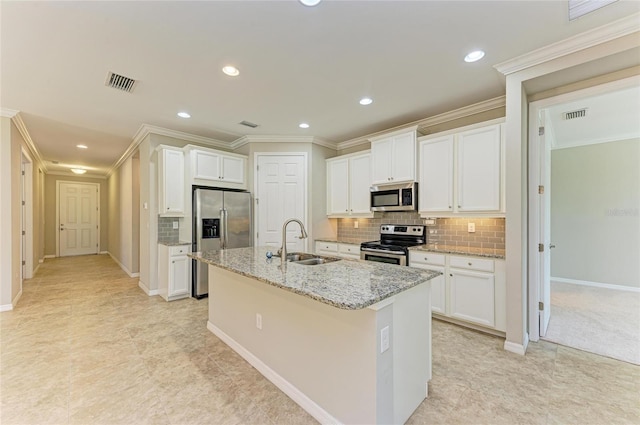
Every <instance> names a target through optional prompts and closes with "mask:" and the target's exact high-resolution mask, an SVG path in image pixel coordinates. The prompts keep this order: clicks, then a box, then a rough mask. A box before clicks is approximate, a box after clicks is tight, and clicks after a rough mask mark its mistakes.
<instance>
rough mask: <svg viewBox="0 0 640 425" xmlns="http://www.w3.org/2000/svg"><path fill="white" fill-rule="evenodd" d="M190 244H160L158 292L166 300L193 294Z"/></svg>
mask: <svg viewBox="0 0 640 425" xmlns="http://www.w3.org/2000/svg"><path fill="white" fill-rule="evenodd" d="M188 252H189V245H188V244H185V245H175V246H168V245H164V244H159V245H158V293H159V294H160V296H161V297H162V298H164V299H165V300H166V301H173V300H177V299H180V298H187V297H189V296H191V285H190V282H191V279H189V276H190V270H191V261H190V260H189V257H187V253H188Z"/></svg>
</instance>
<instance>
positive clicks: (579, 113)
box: [562, 108, 587, 120]
mask: <svg viewBox="0 0 640 425" xmlns="http://www.w3.org/2000/svg"><path fill="white" fill-rule="evenodd" d="M586 116H587V108H583V109H578V110H576V111H571V112H563V113H562V117H563V118H564V119H565V120H575V119H576V118H584V117H586Z"/></svg>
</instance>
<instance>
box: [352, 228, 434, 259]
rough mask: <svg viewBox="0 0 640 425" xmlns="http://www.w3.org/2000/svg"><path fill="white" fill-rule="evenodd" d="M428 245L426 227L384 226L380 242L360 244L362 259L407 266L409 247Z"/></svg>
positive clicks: (381, 230)
mask: <svg viewBox="0 0 640 425" xmlns="http://www.w3.org/2000/svg"><path fill="white" fill-rule="evenodd" d="M425 243H427V232H426V226H422V225H417V226H414V225H410V226H409V225H397V224H383V225H382V226H380V240H379V241H372V242H363V243H361V244H360V259H362V260H369V261H378V262H380V263H390V264H398V265H401V266H406V265H407V264H408V262H409V247H411V246H416V245H423V244H425Z"/></svg>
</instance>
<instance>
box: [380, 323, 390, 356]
mask: <svg viewBox="0 0 640 425" xmlns="http://www.w3.org/2000/svg"><path fill="white" fill-rule="evenodd" d="M388 349H389V326H385V327H384V328H382V330H381V331H380V353H384V352H385V351H387V350H388Z"/></svg>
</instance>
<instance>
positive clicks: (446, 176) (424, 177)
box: [418, 123, 504, 217]
mask: <svg viewBox="0 0 640 425" xmlns="http://www.w3.org/2000/svg"><path fill="white" fill-rule="evenodd" d="M503 145H504V143H503V130H502V124H500V123H494V124H492V125H482V126H474V128H470V129H468V130H466V131H458V132H454V133H452V132H448V133H447V134H444V135H440V136H438V135H434V136H429V137H422V138H420V140H419V159H420V161H419V169H420V173H419V175H420V177H419V179H418V181H419V182H420V188H419V190H420V192H419V208H418V210H419V212H420V213H421V215H422V216H429V217H437V216H443V217H446V216H450V215H455V214H464V215H465V216H470V215H471V216H473V215H491V216H502V215H504V146H503Z"/></svg>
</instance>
